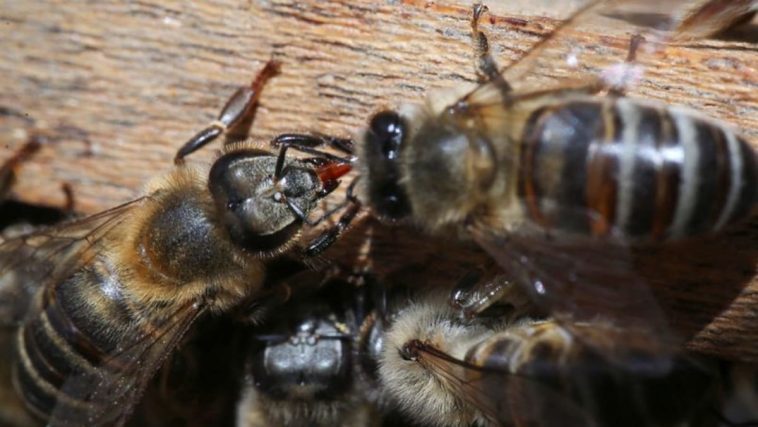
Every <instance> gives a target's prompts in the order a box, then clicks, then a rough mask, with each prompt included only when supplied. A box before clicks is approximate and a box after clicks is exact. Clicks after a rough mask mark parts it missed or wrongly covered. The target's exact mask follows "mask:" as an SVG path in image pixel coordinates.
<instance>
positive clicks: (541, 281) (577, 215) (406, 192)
mask: <svg viewBox="0 0 758 427" xmlns="http://www.w3.org/2000/svg"><path fill="white" fill-rule="evenodd" d="M696 6H697V4H695V5H693V3H692V2H690V1H675V2H664V3H661V2H648V1H621V2H614V1H611V2H604V1H592V2H589V3H587V4H586V5H585V6H584V7H582V8H581V9H580V10H579V11H577V12H576V14H575V15H574V16H572V17H571V18H569V19H568V20H567V21H565V22H564V23H563V24H562V25H561V26H559V28H558V29H557V30H556V32H555V33H553V34H552V35H551V36H550V37H548V38H546V39H544V40H543V41H541V42H540V43H538V44H537V45H536V46H535V47H534V48H533V49H532V50H530V51H529V52H527V53H526V54H525V55H524V56H523V57H522V58H521V59H520V60H518V61H516V62H515V63H514V64H512V65H510V66H508V67H507V68H506V69H505V70H503V72H502V73H501V70H500V69H499V68H498V66H497V65H496V63H495V61H494V59H493V58H492V57H491V55H490V53H489V50H488V42H487V38H486V37H485V35H484V34H483V33H482V32H481V31H480V30H479V27H478V22H479V19H480V17H481V15H482V14H483V13H484V12H485V11H486V8H485V7H484V6H482V5H477V6H475V7H474V13H473V19H472V33H473V39H474V45H475V48H476V52H477V55H476V58H477V61H476V63H477V71H478V75H479V76H480V78H481V80H482V82H481V83H480V84H479V85H477V86H476V87H474V88H473V89H468V88H465V90H464V91H457V90H456V91H450V92H445V93H442V94H441V95H440V96H438V97H430V98H429V99H428V100H427V102H426V103H424V104H421V105H411V106H403V107H401V108H399V109H398V110H397V111H389V110H386V111H381V112H379V113H377V114H375V115H373V116H372V117H371V118H370V120H369V125H368V128H367V129H366V130H365V131H364V132H363V134H362V136H361V138H360V139H359V142H358V144H357V147H356V149H357V158H358V160H357V169H358V172H359V179H358V182H357V184H356V186H355V189H356V193H357V199H358V200H360V201H361V202H363V203H365V204H367V205H368V207H369V208H370V210H371V211H372V212H373V213H374V214H375V215H376V216H378V217H380V218H383V219H385V220H387V221H389V222H410V223H414V224H416V225H419V226H421V227H422V228H425V229H426V230H428V231H429V232H431V233H437V234H445V233H447V234H458V235H460V236H462V237H463V238H467V239H472V240H474V241H476V242H477V243H478V244H479V245H480V246H481V247H482V248H484V249H485V250H486V251H487V252H488V253H489V254H490V255H491V256H492V257H493V258H494V259H495V260H496V261H497V262H498V263H499V264H500V266H501V267H502V269H503V270H504V274H505V275H506V276H508V277H510V278H511V279H512V280H515V281H517V282H519V283H521V284H522V285H523V286H524V287H525V289H527V290H528V291H529V295H530V296H531V297H532V298H533V300H534V301H535V302H537V303H538V304H540V306H541V307H543V308H544V309H546V311H548V312H549V313H550V314H551V315H553V316H554V317H555V318H557V319H558V320H560V321H565V323H566V325H567V327H569V328H573V325H576V324H578V323H577V322H581V321H592V320H594V319H596V318H598V317H600V318H604V319H607V320H609V321H612V322H614V323H617V324H619V325H624V326H625V330H627V333H629V334H630V335H631V334H639V335H641V336H645V337H647V338H648V342H650V343H659V344H660V345H661V349H660V350H661V352H662V353H663V352H664V350H666V348H671V347H673V346H674V345H678V341H679V338H678V337H677V336H676V334H675V333H673V332H672V331H670V328H669V325H668V322H667V319H666V316H665V315H664V314H663V312H662V310H660V309H659V308H658V306H657V304H656V300H655V298H654V297H653V295H652V293H651V291H650V289H649V288H648V286H647V283H646V282H645V281H644V280H643V279H641V278H640V277H639V276H638V275H637V274H636V272H635V269H634V267H633V265H632V259H631V256H632V255H633V253H632V252H633V250H637V249H642V248H645V247H650V246H655V247H661V246H662V245H665V244H668V243H670V242H676V241H682V240H686V239H690V238H695V237H700V236H705V235H708V234H711V233H716V232H719V231H721V230H724V229H725V228H727V227H729V226H731V225H733V224H736V223H738V222H740V221H743V220H745V219H747V218H749V217H751V216H752V215H753V213H754V211H755V202H756V188H757V187H756V181H757V177H758V175H757V173H758V172H757V170H756V153H755V151H754V150H753V148H751V146H750V145H749V144H748V142H747V141H746V140H745V139H744V138H742V137H741V136H739V135H738V134H737V133H735V132H734V131H733V130H732V129H731V128H730V127H729V126H727V125H725V124H722V123H718V122H716V121H714V120H712V119H709V118H707V117H705V116H704V115H702V114H700V113H697V112H694V111H690V110H687V109H685V108H682V107H676V106H670V105H664V104H661V103H655V102H651V101H643V100H638V99H632V98H629V97H626V96H625V95H624V89H625V87H626V86H627V85H629V84H631V82H632V81H634V80H635V79H638V78H639V76H638V73H639V67H637V66H636V64H637V62H638V61H640V60H641V59H642V58H643V57H644V56H645V55H652V53H654V52H655V51H656V48H657V47H660V46H662V45H664V42H665V41H667V40H669V39H671V38H674V37H676V36H679V35H683V34H685V33H686V31H687V30H688V29H687V28H684V24H683V20H684V18H683V16H699V17H696V18H692V19H694V21H693V20H688V21H687V22H688V23H689V24H688V25H695V24H698V25H696V26H695V27H690V28H691V29H692V31H693V32H694V31H695V28H702V26H706V25H709V26H713V27H721V26H723V25H728V23H727V21H726V20H723V19H722V17H723V15H718V16H715V17H714V16H709V15H707V14H700V15H697V14H695V15H686V13H685V12H688V11H690V12H691V11H692V10H693V7H696ZM725 9H726V10H727V11H729V8H728V7H725ZM632 12H634V14H635V15H634V16H638V15H642V16H647V15H653V14H656V13H663V12H665V15H664V16H666V17H668V19H665V20H663V21H662V22H659V23H656V24H655V25H654V26H653V27H652V28H648V29H647V30H648V31H647V32H646V31H645V30H646V28H639V27H633V26H631V24H628V25H627V22H626V21H623V20H622V18H623V17H625V16H629V15H630V14H631V13H632ZM740 13H741V12H740ZM609 19H615V21H614V23H615V25H616V26H617V27H621V28H622V30H625V29H628V30H630V31H631V32H633V33H634V34H635V35H634V36H632V37H631V42H630V43H629V45H630V46H629V50H628V52H627V55H626V57H625V58H619V61H616V62H613V61H611V62H610V63H609V64H608V66H607V67H604V68H603V69H602V70H601V73H600V75H599V76H588V77H587V79H586V80H583V81H580V82H578V83H574V82H568V83H566V84H561V85H553V86H541V85H542V84H543V82H542V80H540V79H531V78H529V76H528V74H529V71H533V70H534V67H536V66H538V65H540V64H542V65H545V64H544V62H545V61H549V60H555V51H560V50H561V49H562V48H564V47H565V45H566V44H570V41H568V40H566V39H565V38H564V39H562V38H561V37H560V36H561V35H562V34H566V33H568V32H570V30H571V29H576V28H577V27H579V26H585V25H586V26H593V25H600V24H601V23H603V22H605V21H608V20H609ZM698 20H700V21H699V22H698ZM709 20H710V21H709ZM693 22H694V23H693ZM701 25H702V26H701ZM564 54H565V55H566V56H568V55H569V52H564ZM543 55H544V56H546V57H547V58H548V59H544V60H543V59H542V58H541V57H542V56H543ZM606 56H608V55H607V54H606ZM601 62H604V63H608V60H607V59H606V60H605V61H601ZM545 66H546V65H545ZM547 74H551V73H547ZM501 282H505V281H501ZM620 284H623V285H620ZM475 293H476V294H479V295H481V296H482V297H481V298H482V299H484V300H485V301H484V302H483V303H481V304H479V305H480V306H482V307H485V306H486V303H487V301H486V300H487V299H490V300H493V301H494V300H495V298H492V295H496V294H497V291H496V289H490V292H480V291H477V292H475ZM575 329H576V332H577V333H578V334H582V333H584V331H583V330H582V329H584V328H575ZM587 339H588V341H591V340H592V337H587ZM599 345H601V346H602V343H599ZM651 345H652V344H651ZM609 357H612V358H613V357H614V356H609ZM631 358H632V361H633V359H634V355H631ZM623 359H624V355H618V360H619V361H623Z"/></svg>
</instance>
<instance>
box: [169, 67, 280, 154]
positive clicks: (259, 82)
mask: <svg viewBox="0 0 758 427" xmlns="http://www.w3.org/2000/svg"><path fill="white" fill-rule="evenodd" d="M278 73H279V62H277V61H274V60H270V61H268V62H267V63H266V65H265V66H264V67H263V69H262V70H261V71H260V72H258V74H257V75H256V76H255V78H254V79H253V82H252V83H251V84H250V86H245V87H241V88H239V89H237V91H236V92H234V94H233V95H232V96H231V97H230V98H229V100H228V101H226V105H224V108H222V109H221V113H220V114H219V115H218V118H217V119H216V120H215V121H214V122H213V123H211V124H210V125H208V126H207V127H206V128H205V129H203V130H201V131H200V132H198V133H197V134H195V136H193V137H192V138H190V140H189V141H187V142H186V143H185V144H184V145H182V147H181V148H179V150H178V151H177V152H176V156H174V163H175V164H181V163H182V161H183V160H184V157H185V156H187V155H189V154H191V153H193V152H195V151H197V150H198V149H200V148H202V147H203V146H205V145H206V144H208V143H209V142H211V141H213V140H215V139H216V138H218V137H219V136H220V135H222V134H223V133H224V132H226V131H227V130H228V129H231V128H234V126H236V125H238V124H239V123H240V122H242V121H244V119H245V118H249V117H250V115H251V114H252V113H253V111H254V110H255V107H256V105H257V104H258V98H259V97H260V94H261V91H262V90H263V86H265V84H266V82H267V81H268V80H269V79H270V78H271V77H273V76H275V75H277V74H278Z"/></svg>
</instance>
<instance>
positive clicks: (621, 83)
mask: <svg viewBox="0 0 758 427" xmlns="http://www.w3.org/2000/svg"><path fill="white" fill-rule="evenodd" d="M644 41H645V38H644V37H643V36H642V35H640V34H635V35H633V36H632V38H631V39H630V41H629V51H628V52H627V54H626V59H625V60H624V63H623V64H620V66H619V67H618V68H617V69H615V70H614V73H615V74H613V73H610V74H609V76H607V77H606V79H605V83H606V85H607V86H608V95H609V96H614V97H619V98H620V97H623V96H626V87H627V86H628V85H629V82H630V81H633V80H634V79H636V78H637V77H638V76H637V75H636V73H637V71H638V70H637V67H636V66H635V62H636V61H637V51H638V50H639V48H640V45H641V44H642V43H643V42H644Z"/></svg>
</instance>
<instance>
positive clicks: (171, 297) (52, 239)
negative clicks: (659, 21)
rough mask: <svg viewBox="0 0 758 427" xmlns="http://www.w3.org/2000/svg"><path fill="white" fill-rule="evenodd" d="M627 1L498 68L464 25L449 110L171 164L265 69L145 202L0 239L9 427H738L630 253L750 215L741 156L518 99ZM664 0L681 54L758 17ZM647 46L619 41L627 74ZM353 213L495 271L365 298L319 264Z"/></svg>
mask: <svg viewBox="0 0 758 427" xmlns="http://www.w3.org/2000/svg"><path fill="white" fill-rule="evenodd" d="M618 3H619V2H592V3H590V4H589V5H588V6H586V7H584V8H582V9H581V10H580V11H579V12H577V13H576V14H575V15H574V16H573V17H572V18H571V19H569V20H568V21H567V22H566V23H565V24H564V25H563V26H562V27H561V29H560V30H558V31H557V32H556V33H555V34H553V35H552V36H550V37H549V38H548V39H546V40H545V41H544V42H542V43H540V44H538V45H537V47H535V48H534V49H532V50H531V51H529V52H528V53H527V54H526V55H525V56H524V58H523V59H522V60H521V61H519V62H517V64H516V66H514V67H509V68H508V69H506V70H505V72H501V71H502V70H500V69H499V68H498V67H497V66H496V64H495V61H494V60H493V59H492V57H491V55H490V52H489V50H488V48H487V39H486V37H485V35H484V34H483V33H482V32H481V31H479V28H478V21H479V19H480V15H481V14H482V13H484V11H485V8H484V7H483V6H479V5H477V6H475V8H474V13H473V15H474V16H473V19H472V31H473V39H474V45H475V50H476V58H477V61H476V63H477V73H478V75H479V77H480V80H481V82H480V84H478V85H477V86H475V87H474V88H473V89H471V90H468V91H464V92H463V93H462V94H461V95H460V96H458V95H456V96H455V97H454V98H453V99H454V100H453V101H452V102H451V101H449V100H448V101H440V100H438V99H436V98H429V99H428V100H427V102H426V103H424V104H421V105H415V106H404V107H402V108H400V109H398V110H397V111H381V112H378V113H376V114H375V115H373V116H372V117H371V118H370V119H369V120H368V126H367V128H366V129H365V130H364V131H363V132H362V134H361V136H360V138H359V139H358V140H357V142H353V141H352V140H349V139H341V138H333V137H326V136H322V135H315V136H314V135H300V134H286V135H281V136H279V137H277V138H276V139H275V140H274V141H273V142H272V147H273V149H271V148H269V147H262V146H261V145H260V144H254V143H251V142H240V143H233V144H229V145H227V146H226V147H225V148H224V151H223V153H222V155H221V156H220V157H219V158H217V159H216V160H215V162H213V164H212V165H210V167H209V168H200V167H191V166H189V165H187V164H185V163H184V158H185V157H186V156H189V155H191V154H192V153H193V152H194V151H196V150H198V149H200V148H201V147H203V146H205V145H206V144H207V143H209V142H211V141H213V140H215V139H217V138H218V137H220V136H223V135H225V133H226V131H227V130H229V129H233V128H235V126H236V125H237V124H238V123H240V122H243V121H244V119H245V118H247V117H248V116H249V115H250V113H251V111H252V110H253V109H254V107H255V105H256V103H257V101H258V99H259V96H260V94H261V91H262V89H263V87H264V86H265V83H266V81H267V80H268V79H269V78H271V77H273V76H274V75H275V74H276V72H277V67H278V64H277V63H276V62H274V61H271V62H269V63H268V64H267V65H266V66H265V67H264V68H263V69H262V71H260V72H259V74H258V75H257V76H256V78H255V79H254V81H253V82H252V84H251V85H250V86H248V87H244V88H241V89H240V90H238V91H237V92H236V93H235V94H234V95H233V96H232V97H231V98H230V100H229V101H228V102H227V104H226V105H225V106H224V108H223V110H222V111H221V113H220V115H219V117H218V120H217V121H216V122H214V123H212V124H211V125H210V126H208V127H207V128H206V129H204V130H202V131H201V132H200V133H198V134H197V135H196V136H195V137H193V138H192V139H190V141H189V142H187V143H186V144H185V145H184V146H182V147H181V148H180V149H179V150H178V152H177V155H176V158H175V162H176V167H175V168H174V170H173V171H172V172H170V173H169V174H168V175H167V176H166V177H163V178H160V179H158V180H156V181H154V182H153V183H151V184H150V186H149V191H148V192H147V193H146V195H144V196H143V197H140V198H138V199H136V200H133V201H131V202H128V203H125V204H123V205H121V206H118V207H115V208H112V209H110V210H107V211H105V212H102V213H99V214H96V215H94V216H91V217H88V218H84V219H78V220H73V221H68V222H64V223H62V224H61V225H55V226H52V227H48V228H42V229H38V230H35V231H33V232H31V233H29V234H24V235H22V236H20V237H16V238H9V239H7V240H6V241H5V242H4V243H3V244H2V246H0V274H1V276H0V322H2V324H3V326H4V327H5V328H4V329H3V336H2V340H3V344H4V346H3V348H4V351H6V352H7V355H5V357H7V360H11V361H12V363H11V364H9V365H8V366H6V367H5V368H3V369H4V370H3V372H2V375H3V377H2V380H3V381H4V382H5V383H7V384H5V387H6V389H5V390H3V392H2V393H3V394H2V396H3V398H4V400H5V401H6V402H8V403H7V404H4V405H3V410H2V411H0V412H1V413H2V417H3V419H2V422H3V423H4V425H5V424H8V425H17V426H22V425H37V424H42V423H47V425H51V426H85V425H86V426H96V425H125V424H130V425H240V426H268V425H290V426H321V425H330V426H334V425H344V426H359V425H434V426H499V425H528V426H559V425H560V426H620V425H630V426H631V425H634V426H641V425H660V426H664V425H665V426H674V425H717V424H718V423H719V422H722V423H727V422H728V421H726V420H724V417H723V416H721V415H720V413H719V409H718V408H719V406H717V402H718V397H717V394H718V391H717V390H715V389H714V385H715V384H716V383H717V382H718V381H717V376H718V375H717V374H716V373H714V372H713V371H712V370H711V366H710V365H709V364H708V362H707V361H705V360H703V359H701V358H699V357H697V356H695V355H693V354H690V353H687V352H684V351H682V341H683V337H680V336H678V334H677V333H675V332H673V331H672V328H670V326H669V319H668V318H667V316H666V314H665V313H664V311H663V310H661V309H660V306H659V305H658V304H657V303H656V300H655V298H654V297H653V294H652V292H651V291H650V289H649V286H648V285H647V283H645V281H644V280H643V279H641V278H640V277H639V276H638V275H637V274H636V273H635V269H634V268H633V266H632V264H631V254H632V251H633V250H634V249H635V248H639V247H659V246H660V245H667V244H669V243H670V242H676V241H680V240H683V239H689V238H698V237H699V236H703V235H706V234H710V233H714V232H719V231H721V230H723V229H725V228H727V227H730V226H732V225H734V224H736V223H739V222H741V221H743V220H745V219H748V218H750V217H751V216H752V214H753V213H754V210H755V209H754V208H755V201H756V188H757V187H756V181H757V176H756V174H757V173H758V170H757V169H756V153H755V151H754V150H753V149H752V148H751V147H750V145H749V144H748V143H747V142H746V141H745V140H744V139H743V138H741V137H740V136H739V135H738V134H736V133H735V132H733V131H732V130H731V129H730V128H729V127H728V126H726V125H724V124H719V123H717V122H715V121H713V120H711V119H708V118H706V117H704V116H702V115H701V114H698V113H696V112H693V111H690V110H686V109H683V108H679V107H674V106H667V105H662V104H658V103H652V102H649V101H641V100H636V99H632V98H629V97H626V96H624V93H623V90H624V87H623V85H620V84H618V79H616V80H614V81H613V82H609V81H606V80H603V79H588V80H586V81H584V82H583V83H582V84H580V85H561V86H560V87H553V88H545V87H540V88H538V89H534V90H526V89H522V88H519V89H515V88H514V87H513V86H512V81H511V80H509V70H510V71H513V72H516V70H518V68H519V67H524V66H525V64H529V62H530V61H532V59H533V58H538V57H539V56H540V54H541V53H542V52H543V51H544V50H545V49H547V48H549V47H550V46H551V43H553V42H554V41H555V40H556V39H557V38H559V37H560V34H561V32H562V31H565V28H570V27H571V26H572V25H578V24H579V23H586V22H588V21H589V20H590V19H591V18H592V17H593V16H608V12H609V10H608V7H610V6H612V7H618ZM620 3H624V2H620ZM626 3H630V2H626ZM671 3H672V4H670V5H668V6H669V7H670V8H671V9H672V10H679V11H684V10H688V11H689V13H688V14H685V15H682V16H685V18H682V17H679V18H678V19H675V20H671V22H669V23H668V25H669V28H668V30H670V31H668V34H670V35H672V34H673V35H676V36H683V35H697V36H702V35H703V34H708V33H711V32H713V31H715V29H720V28H723V27H725V26H728V25H731V24H732V23H733V22H735V21H737V20H738V19H740V18H743V17H744V16H745V15H746V14H748V13H749V12H751V11H752V10H755V5H754V2H740V1H735V2H733V3H732V4H728V2H726V3H725V2H717V1H713V2H699V3H698V7H697V8H695V10H694V11H693V10H692V5H691V4H690V3H691V2H683V1H682V2H671ZM696 3H697V2H696ZM609 5H610V6H609ZM672 16H674V14H673V13H672ZM659 30H660V28H659ZM645 44H646V41H645V40H643V39H642V38H641V37H631V40H630V48H629V55H628V57H627V58H626V59H622V61H621V63H622V64H621V65H626V66H628V68H629V69H632V68H633V67H634V64H635V61H636V60H637V58H636V56H637V55H638V54H639V52H640V50H639V49H640V45H643V46H644V45H645ZM648 52H649V50H648ZM621 80H623V79H621ZM450 98H451V97H450V96H447V97H446V99H450ZM293 151H294V152H298V153H299V155H298V156H292V155H291V153H292V152H293ZM351 171H357V174H356V177H355V178H353V179H352V180H351V181H350V182H349V184H348V183H346V186H347V188H346V190H345V191H344V194H345V195H344V197H340V198H339V200H338V201H336V202H335V203H333V205H334V206H336V207H334V208H333V209H328V210H326V211H325V212H319V206H320V204H321V202H322V201H324V200H327V199H332V198H337V195H336V194H332V193H333V191H334V190H335V189H337V188H338V187H339V186H340V185H341V178H343V179H344V177H345V176H346V175H347V174H348V173H350V172H351ZM360 212H368V214H369V215H370V216H372V217H374V218H376V219H377V220H379V221H381V222H382V223H385V224H405V225H410V226H411V227H414V228H416V229H418V230H420V235H423V234H428V235H441V234H445V235H448V236H455V238H457V239H460V240H463V241H467V242H473V243H475V244H477V245H478V246H479V247H480V248H481V249H483V250H484V251H485V252H486V253H487V254H488V255H489V257H490V258H491V260H492V262H491V263H489V264H486V265H483V266H481V268H479V267H477V268H472V269H471V271H470V272H468V273H467V274H465V275H463V277H461V278H451V279H450V281H451V283H450V284H449V286H447V287H444V286H443V287H440V286H434V287H428V286H427V287H425V286H423V285H419V284H404V283H388V282H387V280H386V278H378V277H376V276H375V275H373V274H372V273H371V271H368V272H365V271H364V272H361V275H360V280H359V283H358V284H356V283H355V280H346V278H345V276H348V275H344V274H341V273H337V274H334V273H333V271H332V269H327V268H326V267H325V266H324V265H322V263H319V262H315V260H318V259H319V258H320V257H321V256H322V255H324V254H328V252H327V250H328V249H329V248H330V247H331V246H332V245H333V244H335V243H338V242H340V240H341V239H343V238H344V237H345V236H343V233H344V232H345V231H346V230H348V228H349V226H350V224H351V223H352V222H353V220H354V219H355V218H356V217H357V215H358V214H359V213H360ZM320 224H327V225H326V226H321V225H320ZM319 227H320V232H318V233H313V234H314V235H315V237H312V238H310V239H308V240H306V239H305V238H304V237H303V236H304V234H305V233H304V231H305V230H306V229H309V228H312V229H313V230H317V229H319ZM327 270H328V271H327ZM354 278H355V277H354V275H353V276H352V277H351V279H354ZM11 387H12V389H11ZM9 390H10V391H9ZM14 399H15V401H14ZM13 402H15V404H16V406H13Z"/></svg>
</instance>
